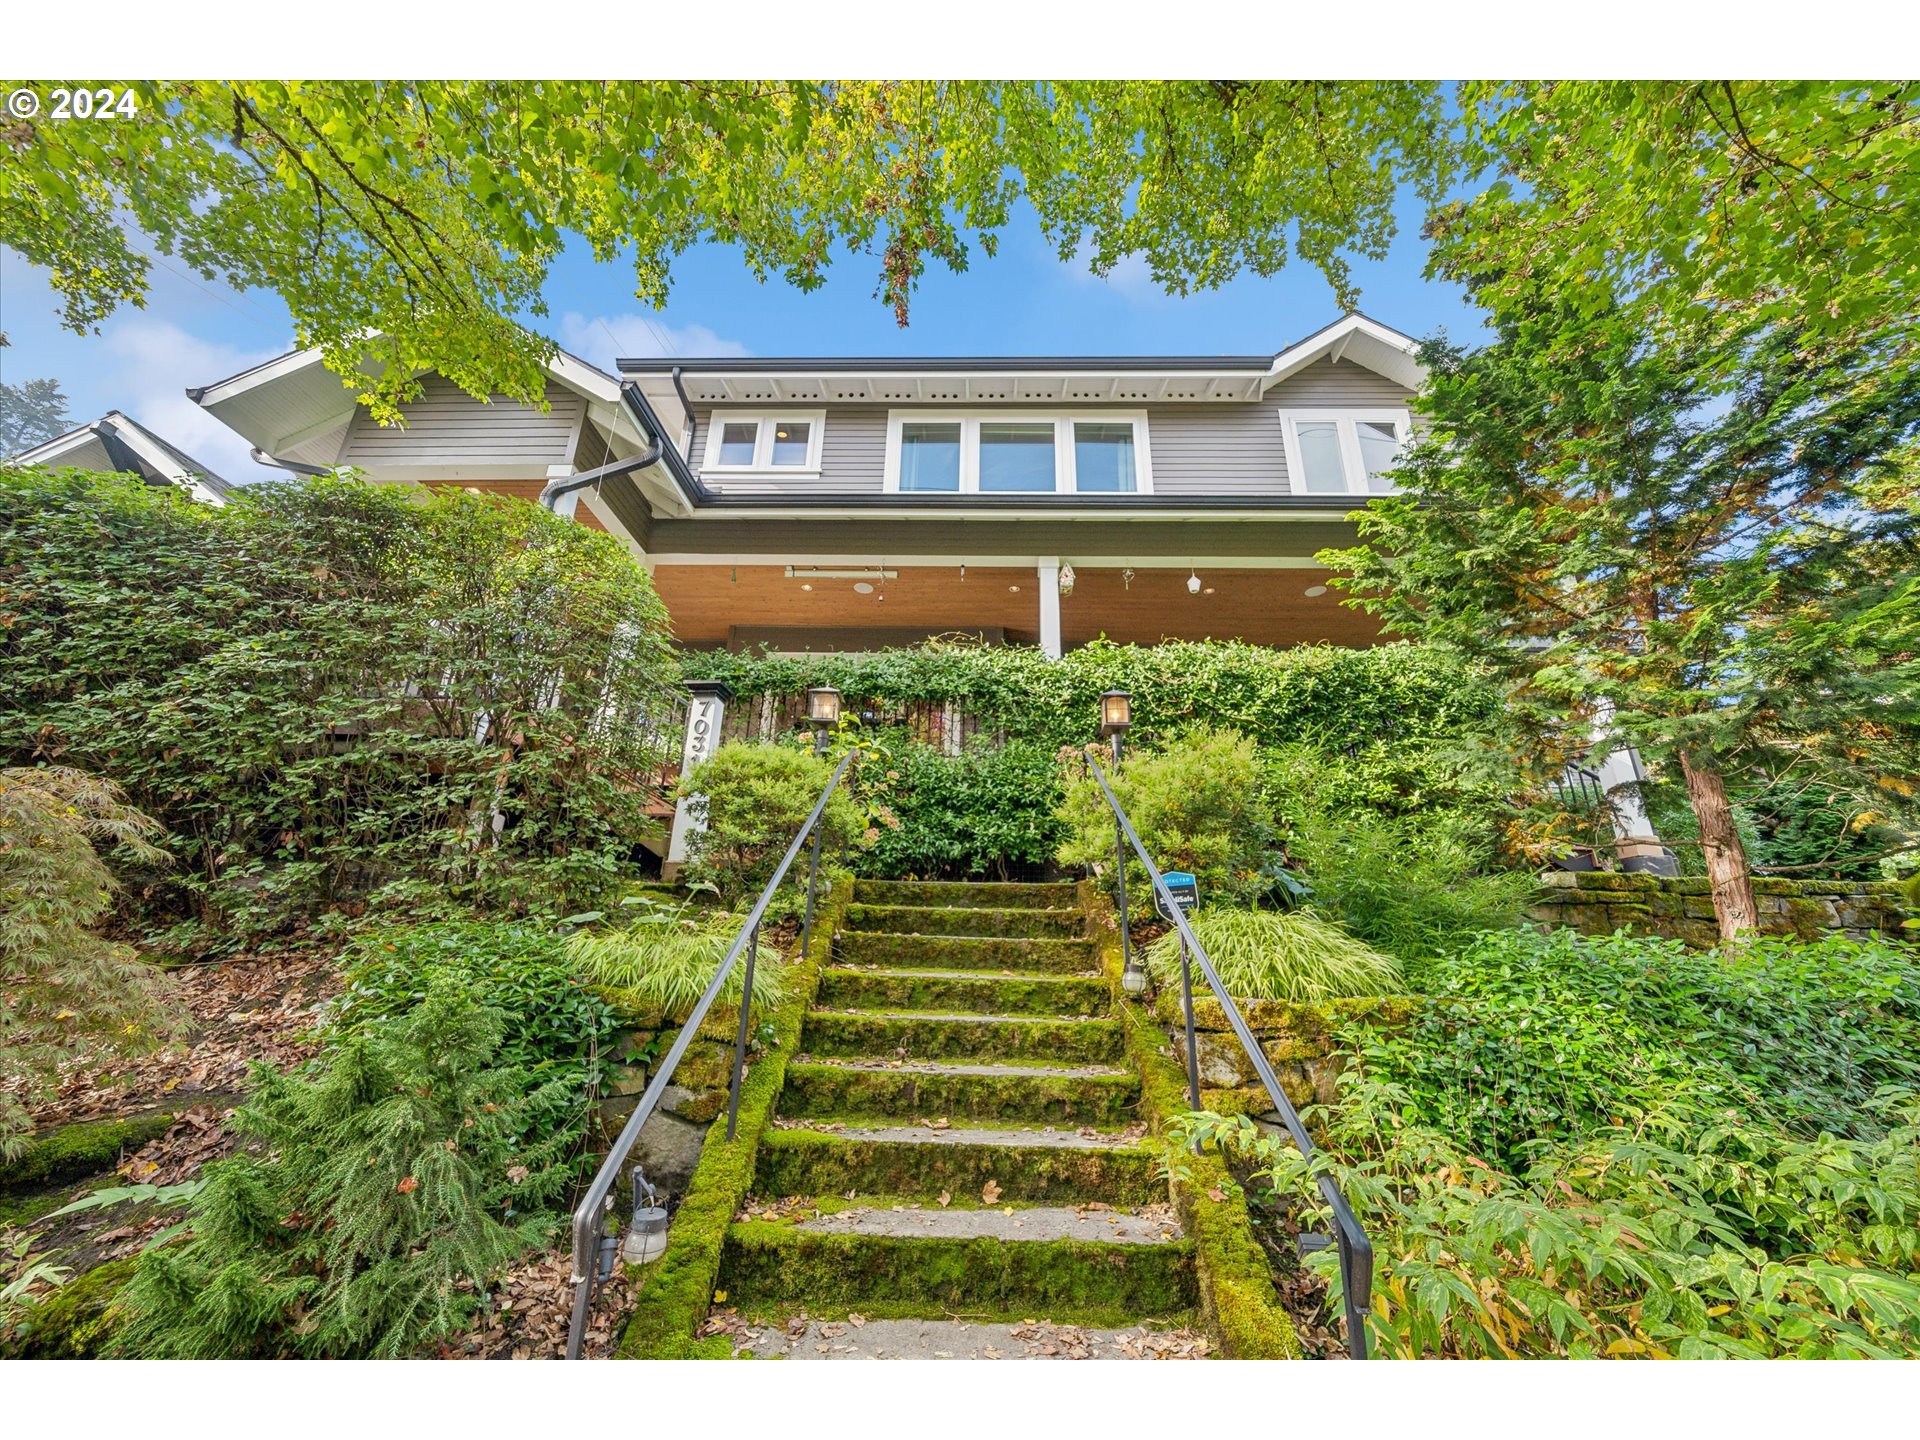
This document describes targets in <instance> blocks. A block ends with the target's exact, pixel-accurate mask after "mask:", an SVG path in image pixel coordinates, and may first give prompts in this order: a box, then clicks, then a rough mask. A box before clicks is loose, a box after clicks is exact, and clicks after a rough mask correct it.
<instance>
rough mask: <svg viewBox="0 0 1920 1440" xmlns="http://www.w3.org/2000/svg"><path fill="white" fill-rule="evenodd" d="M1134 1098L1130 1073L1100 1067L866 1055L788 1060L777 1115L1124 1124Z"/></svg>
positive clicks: (1136, 1085) (1136, 1094)
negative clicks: (905, 1060)
mask: <svg viewBox="0 0 1920 1440" xmlns="http://www.w3.org/2000/svg"><path fill="white" fill-rule="evenodd" d="M1139 1100H1140V1082H1139V1079H1138V1078H1137V1077H1136V1076H1135V1075H1134V1074H1133V1073H1132V1072H1131V1071H1128V1070H1120V1069H1109V1068H1107V1067H1103V1066H1079V1067H1072V1068H1068V1067H1052V1066H1041V1065H1024V1066H1023V1065H914V1066H907V1065H903V1064H900V1063H899V1062H893V1063H888V1062H885V1061H865V1062H856V1063H853V1064H847V1065H822V1064H811V1065H800V1064H795V1065H789V1066H788V1067H787V1085H786V1089H784V1090H782V1091H781V1092H780V1113H781V1114H782V1115H785V1116H833V1115H896V1116H901V1117H905V1118H909V1119H918V1118H921V1117H927V1118H933V1119H938V1118H943V1117H944V1118H950V1119H961V1120H1034V1121H1040V1122H1043V1123H1044V1122H1051V1123H1054V1124H1061V1125H1074V1126H1079V1125H1108V1124H1111V1125H1124V1124H1126V1123H1127V1122H1128V1121H1129V1120H1131V1119H1132V1118H1133V1112H1134V1109H1135V1107H1136V1106H1137V1105H1138V1104H1139Z"/></svg>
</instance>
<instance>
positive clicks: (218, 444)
mask: <svg viewBox="0 0 1920 1440" xmlns="http://www.w3.org/2000/svg"><path fill="white" fill-rule="evenodd" d="M292 348H293V342H292V341H291V340H289V341H288V342H287V343H286V344H285V345H284V346H280V347H277V348H275V349H272V350H242V349H239V348H237V347H235V346H232V345H222V344H219V343H217V342H215V341H210V340H201V339H199V338H197V337H196V336H193V335H189V334H188V333H187V332H186V331H184V330H182V329H181V328H180V327H179V326H177V325H173V324H170V323H169V322H167V321H165V320H150V319H134V320H123V321H121V322H119V323H118V324H110V325H108V326H107V328H106V329H105V331H104V332H103V333H102V334H101V336H100V339H99V340H98V341H97V342H96V343H95V349H94V352H93V356H92V360H93V363H94V365H95V366H96V367H97V370H96V388H98V389H101V390H104V391H105V392H106V393H107V394H109V395H111V396H113V397H114V398H113V402H112V407H111V408H113V409H115V410H118V411H120V412H121V414H123V415H129V416H131V417H132V418H133V419H135V420H138V421H139V422H140V423H141V424H142V425H144V426H146V427H147V429H149V430H151V431H153V433H154V434H156V435H158V436H160V437H161V438H162V439H164V440H166V441H167V442H168V443H169V444H171V445H173V446H175V447H176V448H178V449H181V450H184V451H186V452H187V454H189V455H191V456H192V457H193V458H194V459H196V460H198V461H199V462H200V463H201V464H203V465H206V466H208V467H210V468H211V469H212V470H213V471H214V472H215V473H216V474H218V475H220V476H221V477H223V478H224V479H227V480H232V481H234V482H236V483H238V484H246V483H248V482H250V481H254V480H265V479H268V478H270V477H271V474H272V473H274V472H269V471H267V470H265V469H262V468H261V467H260V466H259V465H257V464H255V463H254V461H253V458H252V456H251V455H250V453H249V451H250V449H251V447H250V446H249V445H248V444H247V442H246V441H245V440H243V439H241V438H240V437H239V436H238V435H236V434H235V433H234V432H233V431H231V430H229V429H228V428H227V427H226V426H225V425H223V424H221V423H220V422H219V421H218V420H216V419H214V418H213V416H212V415H210V414H208V413H207V412H206V411H205V410H202V409H201V408H200V407H199V406H198V405H196V404H194V403H193V401H191V400H189V399H188V398H187V394H186V387H187V386H189V385H206V384H209V383H211V382H212V381H215V380H224V379H225V378H226V377H227V376H229V375H237V374H239V373H240V372H241V371H242V370H250V369H252V368H253V367H254V366H255V365H258V364H260V363H261V362H263V361H266V360H271V359H273V358H274V357H275V356H276V355H284V354H286V353H287V351H289V350H291V349H292ZM74 418H75V419H76V420H83V421H84V420H95V419H98V418H99V417H98V416H95V415H80V416H75V417H74Z"/></svg>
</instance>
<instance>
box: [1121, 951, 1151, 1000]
mask: <svg viewBox="0 0 1920 1440" xmlns="http://www.w3.org/2000/svg"><path fill="white" fill-rule="evenodd" d="M1120 988H1121V989H1122V990H1124V991H1126V992H1127V994H1129V995H1131V996H1132V997H1133V998H1134V999H1136V1000H1138V999H1139V998H1140V997H1141V996H1142V995H1144V994H1146V993H1147V967H1146V966H1144V965H1142V964H1141V963H1140V957H1139V956H1138V955H1137V954H1134V955H1129V956H1128V957H1127V963H1126V967H1125V968H1124V969H1122V970H1121V972H1120Z"/></svg>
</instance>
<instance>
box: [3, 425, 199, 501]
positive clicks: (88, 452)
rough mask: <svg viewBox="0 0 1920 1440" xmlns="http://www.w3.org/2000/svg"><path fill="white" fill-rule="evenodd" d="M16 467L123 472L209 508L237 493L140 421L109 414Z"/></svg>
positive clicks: (27, 455)
mask: <svg viewBox="0 0 1920 1440" xmlns="http://www.w3.org/2000/svg"><path fill="white" fill-rule="evenodd" d="M12 463H14V464H16V465H45V466H47V467H49V468H52V469H66V468H71V469H75V470H99V471H106V472H113V471H119V472H121V473H122V474H126V475H137V476H139V477H140V478H141V479H142V480H144V481H146V482H147V483H148V484H149V485H161V486H170V487H173V488H176V489H180V490H184V491H186V492H187V493H188V494H189V495H191V496H193V498H194V499H196V500H199V501H201V502H203V503H204V504H208V505H224V504H226V503H227V497H228V495H229V494H230V493H231V491H232V487H231V486H230V485H228V484H227V482H226V481H225V480H223V479H221V478H220V477H219V476H218V475H216V474H214V473H213V471H212V470H211V469H209V468H208V467H207V466H205V465H202V464H201V463H200V462H199V461H198V460H196V459H194V458H193V457H192V456H191V455H189V454H187V453H186V452H185V451H184V450H181V449H180V448H178V447H177V446H175V445H173V444H172V443H170V442H169V441H167V440H165V439H163V438H162V437H161V436H159V435H156V434H155V433H154V432H153V431H151V430H149V429H147V427H146V426H144V425H142V424H141V423H140V422H139V421H137V420H135V419H133V418H131V417H130V416H127V415H122V414H121V413H120V412H119V411H118V410H109V411H108V412H107V413H106V414H105V415H102V416H101V417H100V418H99V419H98V420H95V421H92V422H91V423H90V424H86V425H78V426H75V427H74V428H73V429H71V430H69V431H67V433H66V434H64V435H57V436H55V437H54V438H53V439H51V440H49V441H47V442H46V443H45V444H44V445H36V446H34V448H33V449H31V450H25V451H22V452H21V453H20V454H18V455H16V456H14V457H12Z"/></svg>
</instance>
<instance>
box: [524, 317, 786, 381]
mask: <svg viewBox="0 0 1920 1440" xmlns="http://www.w3.org/2000/svg"><path fill="white" fill-rule="evenodd" d="M554 339H555V340H557V341H558V342H559V344H560V348H561V349H562V350H568V351H571V352H572V353H573V354H575V355H578V356H579V357H580V358H581V359H582V360H586V361H588V362H590V363H592V364H594V365H598V366H599V367H600V368H601V369H603V370H611V369H613V362H614V361H615V360H617V359H619V358H620V357H621V356H623V355H624V356H627V357H630V358H633V359H640V358H642V357H645V356H649V355H675V356H682V355H684V356H694V355H697V356H699V357H700V358H702V359H705V360H711V359H714V358H716V357H719V356H731V355H750V354H752V353H753V352H752V351H750V350H748V349H747V347H746V346H744V345H742V344H741V343H740V342H739V341H738V340H725V339H722V338H721V337H720V336H718V335H716V334H714V332H713V331H711V330H709V329H708V328H707V327H706V326H705V325H681V326H677V327H676V326H672V325H668V324H666V323H664V322H663V321H661V320H658V319H656V318H655V317H653V316H651V315H638V314H632V313H629V314H626V315H591V316H589V315H582V314H581V313H580V312H579V311H577V310H569V311H568V312H567V313H566V314H564V315H562V316H561V317H560V327H559V333H558V334H557V335H555V336H554Z"/></svg>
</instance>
